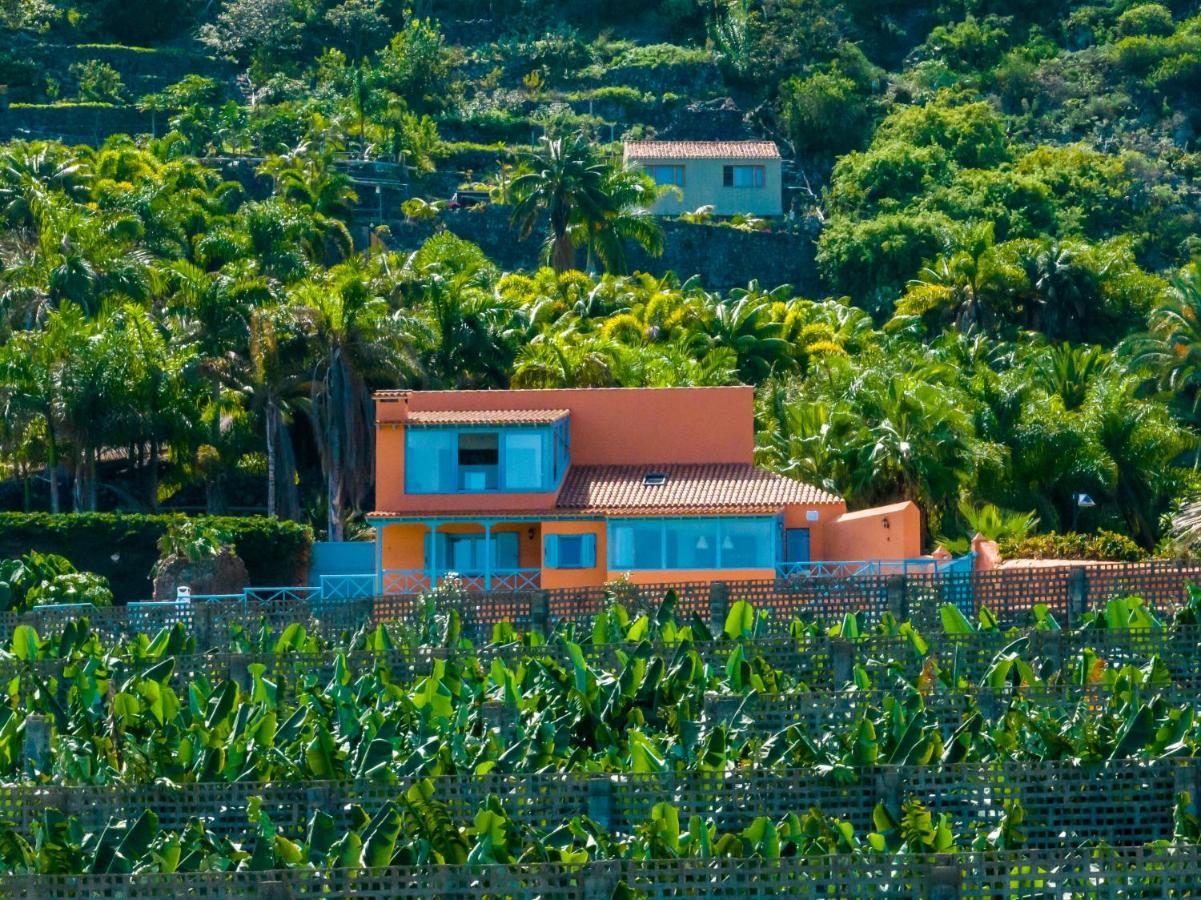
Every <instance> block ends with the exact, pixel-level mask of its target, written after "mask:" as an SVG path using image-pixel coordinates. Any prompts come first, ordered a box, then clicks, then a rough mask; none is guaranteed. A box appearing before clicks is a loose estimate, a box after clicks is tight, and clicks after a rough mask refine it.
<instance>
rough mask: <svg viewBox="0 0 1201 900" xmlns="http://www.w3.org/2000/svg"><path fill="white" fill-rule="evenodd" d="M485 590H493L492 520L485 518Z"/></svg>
mask: <svg viewBox="0 0 1201 900" xmlns="http://www.w3.org/2000/svg"><path fill="white" fill-rule="evenodd" d="M484 590H486V591H490V590H492V520H491V519H485V520H484Z"/></svg>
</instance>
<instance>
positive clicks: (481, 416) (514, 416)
mask: <svg viewBox="0 0 1201 900" xmlns="http://www.w3.org/2000/svg"><path fill="white" fill-rule="evenodd" d="M568 415H570V411H569V410H566V409H455V410H419V411H416V412H410V413H409V415H408V417H407V418H406V419H405V422H404V423H405V424H406V425H549V424H551V423H552V422H558V421H559V420H560V419H563V418H566V417H567V416H568Z"/></svg>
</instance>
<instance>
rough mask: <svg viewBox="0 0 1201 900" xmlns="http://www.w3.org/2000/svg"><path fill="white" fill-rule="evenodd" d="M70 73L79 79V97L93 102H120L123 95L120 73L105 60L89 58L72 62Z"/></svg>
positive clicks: (123, 86) (123, 88)
mask: <svg viewBox="0 0 1201 900" xmlns="http://www.w3.org/2000/svg"><path fill="white" fill-rule="evenodd" d="M69 71H70V73H71V74H72V75H73V76H74V77H75V78H77V79H78V80H79V99H80V100H84V101H91V102H93V103H120V102H121V101H122V99H123V98H124V96H125V85H124V83H123V82H122V81H121V75H120V73H118V72H117V70H116V69H114V68H113V67H112V66H110V65H109V64H108V63H106V62H101V61H100V60H98V59H89V60H87V61H86V62H79V63H72V64H71V68H70V70H69Z"/></svg>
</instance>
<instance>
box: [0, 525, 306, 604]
mask: <svg viewBox="0 0 1201 900" xmlns="http://www.w3.org/2000/svg"><path fill="white" fill-rule="evenodd" d="M183 518H184V517H183V516H177V515H156V516H149V515H139V514H131V513H67V514H62V515H53V514H51V513H0V559H3V558H6V557H20V556H23V555H25V554H27V553H28V552H29V551H30V550H37V551H40V552H42V553H56V554H60V555H61V556H64V557H66V558H67V559H68V560H70V562H71V564H72V565H73V566H74V567H75V568H76V569H78V570H80V571H84V572H94V573H96V574H97V575H101V576H103V577H105V578H107V579H108V581H109V583H110V584H111V585H112V592H113V595H114V596H115V597H116V599H117V601H118V602H121V603H124V602H128V601H129V600H142V599H146V598H148V597H149V596H150V594H151V583H150V579H151V571H152V570H153V568H154V565H155V563H156V562H158V558H159V551H158V541H159V539H160V538H161V537H162V536H163V535H164V534H165V533H166V531H167V526H168V525H169V524H170V523H172V522H179V521H181V520H182V519H183ZM194 521H195V522H196V523H197V524H198V525H200V526H202V527H211V528H215V529H216V530H217V531H218V532H220V533H222V534H224V535H226V536H228V538H229V540H230V542H231V543H233V544H234V545H235V546H236V547H237V553H238V556H240V557H241V558H242V560H243V561H244V562H245V563H246V569H247V571H248V572H249V574H250V582H251V584H256V585H260V586H276V585H279V586H283V585H295V584H303V583H304V582H305V581H306V580H307V578H308V567H309V552H310V549H311V548H312V543H313V533H312V531H311V529H309V528H308V526H305V525H300V524H298V523H296V522H288V521H281V520H277V519H268V518H265V517H262V516H247V517H237V516H197V517H196V518H195V519H194Z"/></svg>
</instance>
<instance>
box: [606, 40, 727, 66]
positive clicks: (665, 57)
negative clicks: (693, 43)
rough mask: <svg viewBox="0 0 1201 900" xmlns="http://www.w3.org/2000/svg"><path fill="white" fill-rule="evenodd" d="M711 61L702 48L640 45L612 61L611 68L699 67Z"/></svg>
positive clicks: (676, 45)
mask: <svg viewBox="0 0 1201 900" xmlns="http://www.w3.org/2000/svg"><path fill="white" fill-rule="evenodd" d="M712 61H713V58H712V56H710V54H709V51H708V50H706V49H705V48H704V47H681V46H680V45H679V44H641V45H637V46H633V47H630V48H629V49H628V50H626V51H625V52H624V53H622V54H621V55H620V56H619V57H617V58H616V59H614V60H613V63H612V64H613V66H614V67H618V66H630V67H632V68H648V69H657V68H660V67H662V66H701V65H706V64H707V63H711V62H712Z"/></svg>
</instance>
